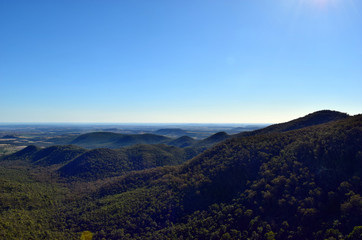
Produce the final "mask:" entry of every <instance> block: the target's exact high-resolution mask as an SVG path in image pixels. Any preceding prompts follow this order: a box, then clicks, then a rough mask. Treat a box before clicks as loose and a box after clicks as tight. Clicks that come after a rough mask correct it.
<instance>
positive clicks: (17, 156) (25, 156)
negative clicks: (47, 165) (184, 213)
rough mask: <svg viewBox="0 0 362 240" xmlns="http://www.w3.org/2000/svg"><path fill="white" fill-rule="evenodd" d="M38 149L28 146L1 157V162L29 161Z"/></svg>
mask: <svg viewBox="0 0 362 240" xmlns="http://www.w3.org/2000/svg"><path fill="white" fill-rule="evenodd" d="M39 150H40V148H38V147H36V146H34V145H30V146H28V147H26V148H24V149H22V150H20V151H18V152H16V153H13V154H11V155H9V156H5V157H3V160H29V158H31V157H32V156H33V155H34V153H35V152H37V151H39Z"/></svg>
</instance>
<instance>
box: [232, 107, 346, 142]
mask: <svg viewBox="0 0 362 240" xmlns="http://www.w3.org/2000/svg"><path fill="white" fill-rule="evenodd" d="M347 117H348V114H346V113H341V112H337V111H331V110H321V111H317V112H314V113H310V114H308V115H306V116H304V117H300V118H297V119H294V120H292V121H289V122H285V123H279V124H273V125H271V126H269V127H266V128H262V129H258V130H255V131H251V132H241V133H239V134H238V135H237V136H255V135H260V134H266V133H273V132H286V131H291V130H296V129H301V128H304V127H310V126H314V125H318V124H323V123H327V122H333V121H337V120H341V119H345V118H347Z"/></svg>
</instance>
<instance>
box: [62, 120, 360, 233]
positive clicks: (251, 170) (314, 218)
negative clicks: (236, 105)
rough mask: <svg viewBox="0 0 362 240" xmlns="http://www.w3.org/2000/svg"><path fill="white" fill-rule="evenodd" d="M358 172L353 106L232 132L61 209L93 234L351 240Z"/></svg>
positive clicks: (355, 218) (356, 215) (355, 220)
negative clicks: (306, 123) (312, 119)
mask: <svg viewBox="0 0 362 240" xmlns="http://www.w3.org/2000/svg"><path fill="white" fill-rule="evenodd" d="M361 177H362V115H359V116H354V117H349V118H347V119H344V120H340V121H336V122H332V123H327V124H321V125H318V126H314V127H309V128H304V129H301V130H295V131H289V132H285V133H272V134H265V135H259V136H252V137H239V138H234V139H230V140H227V141H226V142H224V143H222V144H219V145H217V146H215V147H213V148H212V149H210V150H207V151H206V152H205V153H203V154H201V155H200V156H198V157H196V158H194V159H193V160H191V161H189V162H187V163H185V164H183V165H181V166H179V167H172V168H170V167H168V168H159V169H153V170H148V171H142V172H133V173H131V174H129V175H127V176H124V177H121V178H120V179H118V180H113V181H111V182H110V183H108V184H106V185H105V186H104V187H102V188H101V189H99V190H97V192H95V194H94V195H93V197H92V200H91V202H89V203H88V202H87V201H85V202H84V203H83V204H84V207H82V208H81V209H73V208H71V209H68V211H67V212H68V213H69V214H70V215H72V214H74V215H72V216H73V217H74V218H75V219H77V218H78V217H77V216H80V218H79V220H78V221H80V219H82V221H83V224H85V226H87V229H90V230H91V231H93V232H94V233H95V236H96V237H97V239H101V238H102V237H105V238H114V239H122V238H125V239H128V238H139V239H148V238H149V239H165V238H172V239H188V238H193V239H247V238H250V239H328V238H329V239H333V238H334V239H344V238H345V239H355V238H354V237H355V236H357V235H358V236H359V234H361V230H362V227H361V228H358V227H357V226H360V225H362V222H361V217H360V216H361V215H362V197H361V194H362V185H361ZM91 203H92V204H91ZM86 209H87V210H86ZM103 216H107V223H105V222H104V221H103V220H102V219H103ZM105 224H106V225H105ZM115 229H117V230H115ZM79 230H80V229H79ZM357 239H358V238H357Z"/></svg>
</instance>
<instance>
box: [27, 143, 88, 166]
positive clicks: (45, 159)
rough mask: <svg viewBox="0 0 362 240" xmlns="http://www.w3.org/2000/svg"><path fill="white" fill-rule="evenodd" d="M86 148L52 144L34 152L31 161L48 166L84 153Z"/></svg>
mask: <svg viewBox="0 0 362 240" xmlns="http://www.w3.org/2000/svg"><path fill="white" fill-rule="evenodd" d="M86 151H87V150H85V149H83V148H80V147H77V146H73V145H65V146H52V147H48V148H44V149H41V150H40V151H38V152H36V153H35V154H34V156H33V157H32V159H31V161H32V162H34V164H36V165H41V166H50V165H54V164H62V163H66V162H69V161H70V160H72V159H73V158H75V157H77V156H79V155H81V154H83V153H85V152H86Z"/></svg>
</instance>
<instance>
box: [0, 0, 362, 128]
mask: <svg viewBox="0 0 362 240" xmlns="http://www.w3.org/2000/svg"><path fill="white" fill-rule="evenodd" d="M361 23H362V1H359V0H323V1H320V0H309V1H301V0H275V1H270V0H260V1H254V0H243V1H240V0H229V1H215V0H211V1H209V0H207V1H206V0H201V1H192V0H186V1H169V0H160V1H148V0H139V1H134V0H123V1H89V0H79V1H69V0H65V1H48V0H38V1H26V0H15V1H1V3H0V34H1V36H2V37H1V38H0V90H1V92H0V122H73V123H77V122H89V123H95V122H103V123H107V122H108V123H245V122H248V123H278V122H285V121H289V120H291V119H294V118H297V117H301V116H304V115H306V114H308V113H310V112H314V111H317V110H321V109H333V110H337V111H341V112H346V113H348V114H351V115H353V114H357V113H361V112H362V111H361V110H362V105H361V103H362V94H361V89H362V67H361V63H362V47H361V43H362V27H361Z"/></svg>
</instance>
